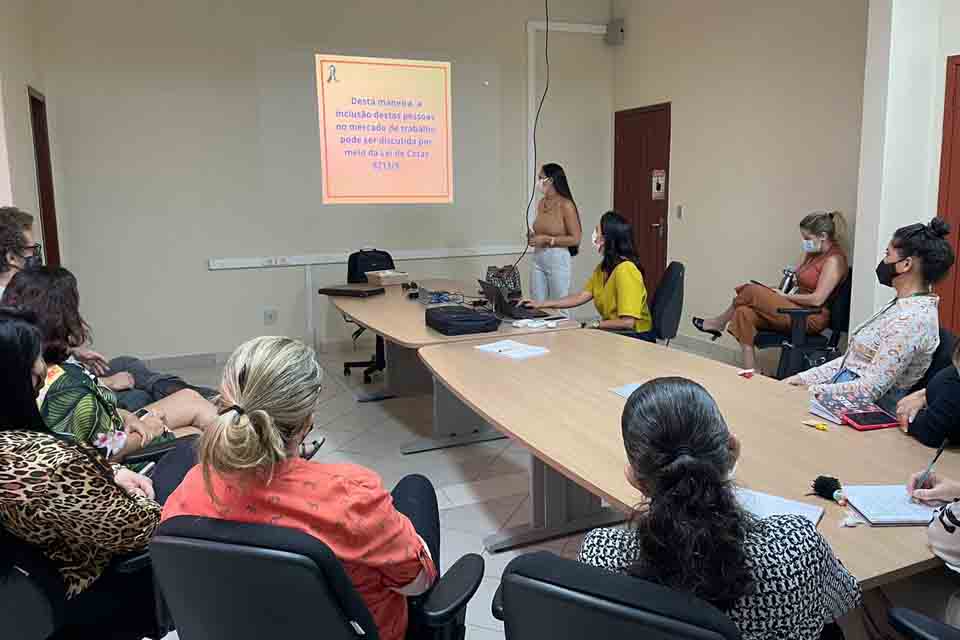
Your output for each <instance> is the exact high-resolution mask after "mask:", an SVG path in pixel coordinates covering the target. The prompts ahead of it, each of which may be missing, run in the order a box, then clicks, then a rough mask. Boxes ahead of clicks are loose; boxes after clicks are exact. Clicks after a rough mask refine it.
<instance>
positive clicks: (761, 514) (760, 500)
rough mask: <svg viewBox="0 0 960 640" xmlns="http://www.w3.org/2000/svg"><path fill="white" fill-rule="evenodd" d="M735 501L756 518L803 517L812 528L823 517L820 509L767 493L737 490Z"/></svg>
mask: <svg viewBox="0 0 960 640" xmlns="http://www.w3.org/2000/svg"><path fill="white" fill-rule="evenodd" d="M737 499H738V500H739V501H740V505H741V506H742V507H743V508H744V509H746V510H747V511H749V512H750V513H752V514H753V515H755V516H757V517H758V518H767V517H769V516H803V517H804V518H806V519H807V520H809V521H810V522H812V523H813V525H814V526H817V524H819V523H820V518H822V517H823V509H822V508H821V507H818V506H815V505H812V504H807V503H805V502H797V501H796V500H788V499H787V498H781V497H780V496H774V495H770V494H769V493H761V492H760V491H752V490H750V489H744V488H737Z"/></svg>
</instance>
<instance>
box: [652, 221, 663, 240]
mask: <svg viewBox="0 0 960 640" xmlns="http://www.w3.org/2000/svg"><path fill="white" fill-rule="evenodd" d="M650 228H651V229H656V230H657V237H660V238H662V237H663V225H662V224H660V223H659V222H652V223H650Z"/></svg>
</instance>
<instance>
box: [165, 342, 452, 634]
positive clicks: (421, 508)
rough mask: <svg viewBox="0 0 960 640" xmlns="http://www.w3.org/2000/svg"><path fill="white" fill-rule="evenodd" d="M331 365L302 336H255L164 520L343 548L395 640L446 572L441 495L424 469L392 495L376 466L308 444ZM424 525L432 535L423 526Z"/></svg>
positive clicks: (239, 357) (355, 579)
mask: <svg viewBox="0 0 960 640" xmlns="http://www.w3.org/2000/svg"><path fill="white" fill-rule="evenodd" d="M322 374H323V372H322V370H321V369H320V365H319V364H317V361H316V358H315V356H314V353H313V350H312V349H310V348H309V347H307V346H306V345H305V344H303V343H302V342H300V341H298V340H293V339H291V338H277V337H261V338H255V339H253V340H250V341H249V342H246V343H244V344H243V345H241V346H240V347H239V348H237V350H236V351H234V353H233V355H232V356H230V359H229V360H228V361H227V364H226V366H225V367H224V371H223V381H222V383H221V389H220V392H221V402H222V403H223V407H222V410H221V411H220V416H219V418H218V419H217V421H216V422H215V423H214V425H213V426H211V427H209V428H208V429H207V430H206V431H205V432H204V435H203V437H202V439H201V442H200V464H199V465H198V466H197V467H194V469H193V470H192V471H190V473H189V474H187V477H186V478H185V479H184V481H183V483H182V484H181V485H180V487H179V488H178V489H177V490H176V491H175V492H174V493H173V495H171V496H170V498H169V499H168V500H167V502H166V504H165V506H164V510H163V520H167V519H169V518H173V517H175V516H182V515H192V516H203V517H207V518H221V519H225V520H232V521H235V522H250V523H257V524H272V525H276V526H280V527H289V528H292V529H299V530H300V531H303V532H305V533H307V534H308V535H312V536H313V537H315V538H317V539H318V540H321V541H322V542H323V543H324V544H326V545H327V546H328V547H330V549H331V550H332V551H333V552H334V553H335V554H336V555H337V558H339V560H340V562H341V563H342V564H343V567H344V569H345V570H346V572H347V575H349V576H350V580H351V582H352V583H353V586H354V588H355V589H356V590H357V593H358V594H359V595H360V597H361V598H362V599H363V601H364V603H366V605H367V608H368V609H369V610H370V614H371V615H372V616H373V619H374V621H375V622H376V624H377V627H378V628H379V631H380V637H381V638H383V639H384V640H402V639H403V638H404V635H405V634H406V631H407V624H408V612H407V597H412V596H418V595H421V594H423V593H425V592H426V591H427V590H428V589H429V588H430V586H431V585H432V584H433V582H434V581H435V580H436V577H437V564H436V562H435V560H434V559H436V560H439V551H440V518H439V512H438V510H437V495H436V492H435V491H434V489H433V486H432V485H431V484H430V482H429V481H428V480H427V479H426V478H424V477H423V476H408V477H406V478H404V479H403V480H401V481H400V483H399V484H398V485H397V487H396V488H395V489H394V491H393V493H392V494H391V493H390V492H388V491H387V490H386V489H384V488H383V485H382V483H381V481H380V477H379V476H377V474H375V473H374V472H372V471H370V470H368V469H365V468H363V467H359V466H355V465H350V464H318V463H314V462H308V461H306V460H304V459H302V458H300V457H299V456H298V455H297V452H298V447H299V446H300V444H301V443H302V442H303V440H304V438H306V436H307V434H308V433H309V432H310V430H311V429H312V428H313V412H314V411H315V410H316V408H317V401H318V399H319V396H320V388H321V387H320V380H321V377H322ZM421 536H422V537H421Z"/></svg>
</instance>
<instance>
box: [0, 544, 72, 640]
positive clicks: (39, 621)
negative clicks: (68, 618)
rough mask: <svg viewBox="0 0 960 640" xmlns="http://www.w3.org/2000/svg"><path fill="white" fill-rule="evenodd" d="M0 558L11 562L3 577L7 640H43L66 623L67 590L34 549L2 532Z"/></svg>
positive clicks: (0, 589) (0, 591)
mask: <svg viewBox="0 0 960 640" xmlns="http://www.w3.org/2000/svg"><path fill="white" fill-rule="evenodd" d="M0 558H2V559H3V560H4V562H3V563H2V564H6V561H12V563H13V569H12V570H11V572H10V575H8V576H3V575H0V629H2V636H3V638H4V640H43V639H44V638H48V637H50V636H51V635H53V633H54V631H56V630H57V629H58V628H59V627H60V625H61V624H62V620H63V609H64V605H65V603H66V590H65V589H64V585H63V579H62V578H61V577H60V573H59V572H58V571H57V570H56V568H55V567H54V566H53V564H52V563H51V562H50V561H49V560H47V558H46V557H45V556H44V555H43V554H42V553H41V552H40V551H39V549H37V548H36V547H34V546H33V545H30V544H27V543H26V542H23V541H22V540H19V539H18V538H16V537H14V536H13V535H12V534H10V533H8V532H7V531H5V530H4V529H3V528H0Z"/></svg>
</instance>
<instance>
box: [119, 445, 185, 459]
mask: <svg viewBox="0 0 960 640" xmlns="http://www.w3.org/2000/svg"><path fill="white" fill-rule="evenodd" d="M176 447H177V441H176V440H169V441H167V442H158V443H157V444H151V445H147V446H146V447H144V448H143V449H140V450H138V451H135V452H133V453H131V454H130V455H128V456H126V457H125V458H124V459H123V464H140V463H141V462H156V461H157V460H159V459H160V458H162V457H163V456H165V455H167V454H168V453H170V452H171V451H173V450H174V449H175V448H176Z"/></svg>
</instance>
